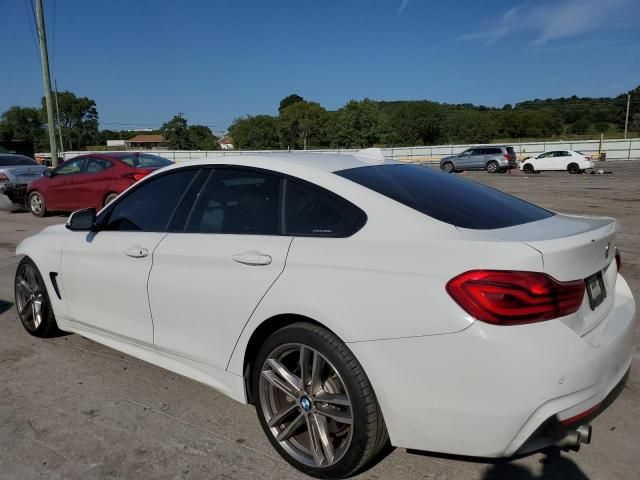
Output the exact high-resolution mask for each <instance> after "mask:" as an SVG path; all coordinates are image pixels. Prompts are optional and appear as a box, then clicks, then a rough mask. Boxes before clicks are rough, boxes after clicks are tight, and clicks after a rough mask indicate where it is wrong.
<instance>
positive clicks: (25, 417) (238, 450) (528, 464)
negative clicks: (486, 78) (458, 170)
mask: <svg viewBox="0 0 640 480" xmlns="http://www.w3.org/2000/svg"><path fill="white" fill-rule="evenodd" d="M597 168H605V169H606V170H610V171H612V172H613V174H612V175H575V176H574V175H568V174H566V173H543V174H540V175H532V176H525V175H521V174H518V173H515V172H514V173H513V174H512V175H506V174H505V175H489V174H486V173H482V172H477V173H475V172H474V173H465V174H462V175H463V176H464V177H467V178H471V179H473V180H476V181H480V182H483V183H487V184H489V185H492V186H494V187H497V188H499V189H501V190H505V191H507V192H509V193H513V194H515V195H518V196H521V197H523V198H525V199H527V200H530V201H533V202H535V203H538V204H540V205H542V206H544V207H547V208H550V209H553V210H558V211H563V212H575V213H588V214H596V215H611V216H614V217H616V218H618V220H619V221H620V223H621V225H622V233H621V235H620V238H619V247H620V250H621V252H622V261H623V274H624V275H625V277H626V278H627V280H628V281H629V283H630V285H631V287H632V289H633V291H634V293H635V296H636V298H637V299H639V300H640V257H639V255H638V254H639V253H640V162H606V163H603V164H601V165H598V167H597ZM63 221H64V217H50V218H45V219H37V218H34V217H32V216H31V215H30V214H29V213H14V214H7V213H0V328H1V330H0V331H1V332H2V333H1V334H0V478H2V479H6V478H12V479H13V478H15V479H31V478H47V479H57V478H64V479H93V478H95V479H106V478H136V479H137V478H162V479H165V478H166V479H176V478H193V479H196V478H216V479H225V478H234V479H235V478H237V479H253V478H259V479H261V480H267V479H282V478H285V479H288V478H301V477H302V475H300V474H298V473H297V472H296V471H295V470H293V469H292V468H290V467H289V466H288V465H287V464H285V463H284V462H283V461H282V460H280V459H279V458H278V456H277V454H276V453H275V451H274V450H273V449H272V448H271V446H270V444H269V443H268V441H267V440H266V439H265V438H264V435H263V433H262V431H261V429H260V426H259V424H258V421H257V418H256V415H255V412H254V409H253V407H249V406H243V405H240V404H238V403H235V402H233V401H232V400H229V399H227V398H226V397H224V396H223V395H221V394H218V393H216V392H215V391H213V390H211V389H209V388H207V387H205V386H203V385H201V384H198V383H196V382H193V381H191V380H188V379H185V378H183V377H181V376H179V375H176V374H173V373H170V372H167V371H165V370H162V369H160V368H157V367H154V366H152V365H149V364H147V363H144V362H142V361H139V360H136V359H134V358H131V357H129V356H127V355H123V354H121V353H119V352H116V351H114V350H111V349H109V348H106V347H103V346H101V345H98V344H96V343H94V342H92V341H90V340H87V339H84V338H82V337H80V336H78V335H68V336H64V337H59V338H56V339H49V340H38V339H35V338H32V337H30V336H29V335H27V333H26V332H25V331H24V330H23V329H22V327H21V325H20V323H19V321H18V318H17V313H16V310H15V308H14V306H13V281H12V279H13V273H14V271H15V267H16V264H17V259H16V257H15V256H14V250H15V246H16V244H17V243H18V242H19V241H20V240H21V239H22V238H25V237H27V236H29V235H32V234H34V233H36V232H37V231H39V230H40V229H42V228H43V227H44V226H46V225H51V224H55V223H61V222H63ZM638 359H640V356H639V355H638V354H636V359H635V365H634V368H633V369H632V372H631V376H630V379H629V382H628V384H627V387H626V388H625V390H624V391H623V393H622V395H621V396H620V398H619V399H618V401H617V402H616V403H614V404H613V406H611V407H610V408H609V409H608V410H607V411H606V412H605V413H604V414H603V415H601V416H600V417H598V418H597V419H596V420H595V422H594V439H593V443H592V444H591V445H589V446H585V447H583V448H582V450H581V451H580V452H578V453H558V452H555V451H549V452H545V453H538V454H535V455H532V456H530V457H527V458H523V459H519V460H515V461H511V462H494V463H488V462H483V461H477V460H474V459H460V458H452V457H447V456H433V455H431V456H428V455H414V454H410V453H407V452H406V451H404V450H400V449H397V450H395V451H393V452H392V453H390V454H389V456H388V457H387V458H385V459H384V460H383V461H382V462H381V463H379V464H378V465H376V466H375V467H373V468H372V469H370V470H369V471H367V472H365V473H364V474H362V475H361V476H360V477H359V478H363V479H387V478H399V479H400V478H401V479H409V478H412V479H413V478H415V479H455V480H466V479H474V480H475V479H510V480H520V479H539V478H545V479H629V480H636V479H638V478H639V477H638V472H639V471H640V422H639V421H638V417H639V416H640V372H639V369H638V365H637V363H638ZM482 434H483V432H478V435H482Z"/></svg>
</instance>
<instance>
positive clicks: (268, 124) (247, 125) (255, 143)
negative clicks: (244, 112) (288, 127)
mask: <svg viewBox="0 0 640 480" xmlns="http://www.w3.org/2000/svg"><path fill="white" fill-rule="evenodd" d="M229 133H230V134H231V137H233V142H234V146H235V148H238V149H245V150H272V149H277V148H279V147H280V142H279V139H278V126H277V119H276V118H275V117H272V116H269V115H256V116H255V117H252V116H246V117H241V118H236V119H235V120H234V121H233V123H232V124H231V126H230V127H229Z"/></svg>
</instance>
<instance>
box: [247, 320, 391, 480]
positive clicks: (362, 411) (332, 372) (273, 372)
mask: <svg viewBox="0 0 640 480" xmlns="http://www.w3.org/2000/svg"><path fill="white" fill-rule="evenodd" d="M254 365H255V367H254V369H253V377H252V380H253V392H254V399H255V403H256V409H257V411H258V417H259V419H260V424H261V425H262V428H263V430H264V432H265V433H266V435H267V437H268V438H269V441H270V442H271V443H272V445H273V446H274V448H275V449H276V450H277V451H278V453H280V455H282V457H283V458H284V459H285V460H287V461H288V462H289V463H290V464H291V465H293V466H294V467H296V468H297V469H298V470H300V471H302V472H304V473H306V474H307V475H312V476H314V477H318V478H344V477H347V476H350V475H353V474H355V473H356V472H358V471H360V470H361V469H363V468H364V467H365V466H367V465H368V464H369V463H371V462H372V461H374V460H375V459H376V458H377V456H378V453H380V451H381V450H382V448H383V447H384V446H385V445H386V444H387V442H388V436H387V432H386V427H385V425H384V420H383V418H382V412H381V411H380V407H379V406H378V402H377V401H376V398H375V395H374V393H373V389H372V387H371V384H370V383H369V380H368V379H367V376H366V375H365V373H364V371H363V369H362V367H361V366H360V364H359V363H358V361H357V360H356V359H355V357H354V356H353V354H352V353H351V351H350V350H349V349H348V347H347V346H346V345H345V344H344V343H343V342H342V341H341V340H340V339H338V338H337V337H336V336H335V335H334V334H333V333H331V332H330V331H328V330H326V329H324V328H322V327H319V326H316V325H312V324H306V323H296V324H293V325H289V326H287V327H285V328H283V329H281V330H278V331H277V332H275V333H274V334H273V335H272V336H271V337H269V338H268V339H267V341H266V342H265V343H264V345H263V346H262V348H261V349H260V351H259V352H258V355H257V357H256V361H255V363H254Z"/></svg>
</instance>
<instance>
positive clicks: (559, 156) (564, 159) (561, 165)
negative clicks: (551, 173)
mask: <svg viewBox="0 0 640 480" xmlns="http://www.w3.org/2000/svg"><path fill="white" fill-rule="evenodd" d="M553 157H554V158H553V169H554V170H566V169H567V167H568V166H569V164H570V163H571V162H572V161H573V159H572V158H571V154H570V153H569V152H567V151H557V152H554V153H553Z"/></svg>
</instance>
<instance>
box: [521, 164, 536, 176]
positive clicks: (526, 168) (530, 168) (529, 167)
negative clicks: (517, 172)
mask: <svg viewBox="0 0 640 480" xmlns="http://www.w3.org/2000/svg"><path fill="white" fill-rule="evenodd" d="M522 171H523V172H524V173H528V174H532V173H533V171H534V168H533V165H531V164H530V163H526V164H525V165H524V167H522Z"/></svg>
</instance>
